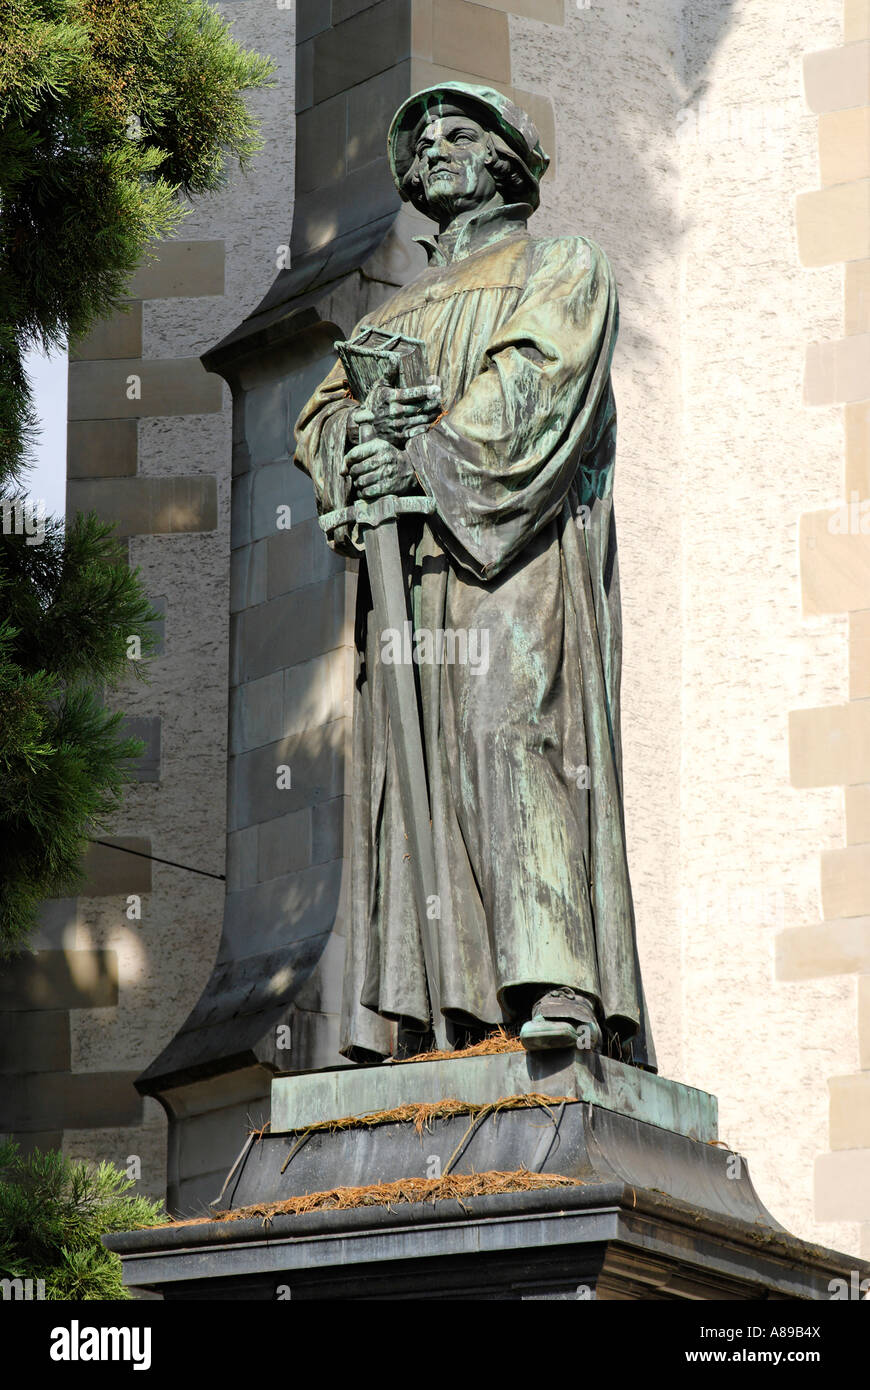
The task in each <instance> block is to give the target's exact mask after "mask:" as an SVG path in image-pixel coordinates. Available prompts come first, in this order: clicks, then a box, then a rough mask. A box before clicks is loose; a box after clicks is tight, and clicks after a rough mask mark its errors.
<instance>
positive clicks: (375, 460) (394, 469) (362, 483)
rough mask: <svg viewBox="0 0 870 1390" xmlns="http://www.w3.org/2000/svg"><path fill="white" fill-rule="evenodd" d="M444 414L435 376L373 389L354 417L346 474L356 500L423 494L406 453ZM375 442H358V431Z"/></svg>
mask: <svg viewBox="0 0 870 1390" xmlns="http://www.w3.org/2000/svg"><path fill="white" fill-rule="evenodd" d="M440 414H441V385H440V382H439V381H438V378H437V377H435V376H432V377H429V379H428V381H427V382H426V383H425V385H423V386H403V387H392V386H383V385H378V386H374V387H372V389H371V391H370V392H369V394H368V396H367V397H366V399H365V401H364V402H363V404H362V405H361V406H358V407H357V409H356V410H354V411H353V412H352V413H351V416H350V420H349V422H348V431H347V433H348V439H349V441H350V443H351V448H350V449H348V451H347V453H346V454H345V456H344V463H343V464H342V472H343V473H344V474H346V476H347V477H349V478H350V480H351V497H352V499H357V498H362V499H363V500H364V501H366V502H373V501H374V500H375V499H376V498H378V497H388V496H391V495H396V494H399V493H406V492H416V491H419V484H418V482H417V476H416V474H415V473H414V470H413V468H412V467H411V464H410V461H409V460H408V458H407V455H406V454H405V445H406V444H407V442H408V440H409V439H412V438H413V437H414V435H415V434H420V433H422V431H423V430H427V429H428V428H429V426H430V425H431V424H432V423H433V421H434V420H437V418H438V416H439V415H440ZM361 425H362V426H365V425H368V426H369V427H370V428H371V429H373V430H374V437H373V438H371V439H365V440H363V442H362V443H359V442H358V441H359V435H360V426H361Z"/></svg>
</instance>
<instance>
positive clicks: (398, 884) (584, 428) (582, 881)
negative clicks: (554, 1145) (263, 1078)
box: [296, 205, 655, 1066]
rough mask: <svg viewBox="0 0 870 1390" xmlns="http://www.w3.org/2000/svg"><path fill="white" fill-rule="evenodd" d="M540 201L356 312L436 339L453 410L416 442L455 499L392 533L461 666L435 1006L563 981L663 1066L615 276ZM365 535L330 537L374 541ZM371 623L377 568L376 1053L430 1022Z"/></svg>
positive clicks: (443, 824)
mask: <svg viewBox="0 0 870 1390" xmlns="http://www.w3.org/2000/svg"><path fill="white" fill-rule="evenodd" d="M527 214H528V208H527V207H525V206H524V205H515V206H514V207H511V208H505V209H499V210H496V212H495V213H493V212H486V213H483V214H479V215H478V216H477V217H476V218H471V219H469V222H468V223H466V224H465V226H464V227H463V229H462V233H461V234H460V236H459V238H457V240H456V242H455V245H453V247H452V249H451V251H450V252H449V253H445V251H444V250H443V249H442V248H441V247H439V245H438V243H437V241H426V239H421V240H424V241H425V244H427V245H428V248H429V252H430V266H429V268H428V270H426V271H425V272H424V273H423V274H422V275H421V276H420V277H419V278H418V279H417V280H416V281H415V282H414V283H413V284H411V285H408V286H406V287H405V288H403V289H401V290H399V292H398V293H397V294H396V295H394V296H393V297H392V299H390V300H389V301H387V302H386V303H385V304H383V305H382V306H380V308H379V309H378V310H377V311H376V312H375V313H373V314H371V315H369V316H368V317H367V318H366V319H365V320H363V321H362V323H360V324H358V325H357V327H356V328H355V329H354V334H356V333H357V332H360V331H362V329H363V328H364V327H367V326H370V325H378V326H382V327H388V328H389V329H390V331H393V332H402V333H405V334H408V335H410V336H413V337H417V338H422V339H423V341H424V342H425V344H426V349H427V360H428V363H429V369H430V371H434V372H437V373H438V375H439V376H440V378H441V384H442V397H443V400H444V404H445V410H446V413H445V414H444V416H443V417H442V418H441V419H440V420H439V421H438V422H437V423H436V424H435V425H434V426H433V427H432V428H431V429H429V430H428V431H426V432H425V433H424V434H422V435H418V436H416V437H415V438H414V439H412V440H410V441H409V443H408V445H407V446H406V447H407V453H408V456H409V458H410V460H411V462H412V463H413V466H414V470H415V472H416V474H417V477H418V480H419V482H420V485H421V488H422V489H424V490H425V491H426V492H427V493H428V494H429V495H430V496H431V497H432V498H434V500H435V503H436V506H437V512H436V514H435V515H434V516H433V517H431V518H428V519H427V520H425V521H423V520H422V519H417V518H409V519H406V520H403V522H402V523H401V525H400V538H401V542H402V544H403V547H404V551H405V559H406V573H407V574H408V575H409V587H410V597H411V602H412V611H413V615H414V626H415V631H418V632H419V631H422V632H424V633H426V632H428V633H431V634H433V635H436V636H437V634H441V639H440V640H443V643H444V659H443V660H441V661H433V660H423V661H421V662H420V664H418V665H417V667H416V670H417V674H418V680H419V691H420V702H421V711H422V719H423V732H424V747H425V753H426V760H427V771H428V776H429V784H430V785H429V791H430V804H431V810H432V822H433V832H434V838H435V853H436V865H437V869H438V890H439V897H440V917H439V918H438V919H437V921H436V923H435V925H436V926H437V929H438V931H439V936H440V941H441V971H442V979H441V997H442V1008H443V1010H444V1012H445V1014H446V1015H447V1016H448V1017H449V1018H452V1019H453V1020H454V1021H455V1022H457V1023H466V1022H476V1023H481V1024H491V1025H494V1024H497V1023H499V1022H502V1021H504V1020H507V1019H510V1018H511V1017H513V1016H515V1014H516V1012H517V1010H519V1009H521V1008H522V1007H523V1005H524V1003H525V1002H526V1001H527V998H528V994H529V991H530V990H531V989H532V988H533V987H537V986H540V985H545V986H546V985H570V986H572V987H573V988H575V989H580V990H583V991H585V992H586V993H588V994H590V995H593V996H594V997H595V998H596V999H597V1000H599V1001H600V1004H601V1007H602V1011H603V1014H604V1016H605V1017H606V1019H607V1021H608V1023H609V1026H610V1027H611V1028H613V1029H614V1030H615V1031H616V1032H617V1033H618V1034H619V1035H620V1037H621V1038H622V1039H623V1040H626V1041H627V1040H628V1039H630V1038H631V1039H633V1041H632V1048H633V1055H634V1059H635V1061H637V1062H638V1063H640V1064H643V1065H646V1066H654V1065H655V1063H654V1057H653V1055H652V1046H651V1040H650V1037H649V1031H648V1024H647V1019H646V1009H645V1004H644V1000H643V990H642V986H641V981H640V971H639V966H638V960H637V951H636V945H635V931H634V915H633V907H632V899H631V888H630V884H629V876H628V866H627V860H626V850H625V832H624V823H623V810H622V789H621V750H620V740H619V684H620V655H621V622H620V604H619V577H618V563H617V549H616V532H615V524H614V518H613V506H612V488H613V465H614V457H615V441H616V410H615V405H614V401H613V394H612V390H611V385H610V363H611V358H612V355H613V349H614V345H615V341H616V334H617V326H618V308H617V297H616V290H615V286H614V283H613V277H612V273H611V270H610V266H609V264H608V262H607V260H606V258H605V257H604V255H603V253H602V252H601V251H600V250H599V248H598V247H596V246H595V245H594V244H593V243H591V242H588V241H586V240H585V239H584V238H581V237H563V238H554V239H533V238H531V237H529V236H528V234H527V233H526V232H525V216H526V215H527ZM354 406H355V402H353V401H352V400H350V399H349V398H348V395H347V384H346V381H345V379H344V375H343V370H342V368H341V366H340V364H336V367H335V368H334V369H333V371H332V372H331V373H330V374H329V376H328V377H327V378H326V380H325V381H324V382H323V384H322V385H321V386H320V388H319V389H318V390H317V391H316V392H315V393H314V395H313V396H312V398H311V400H310V401H309V402H308V404H307V405H306V407H305V409H304V410H303V411H302V414H301V415H300V418H299V421H298V424H297V432H296V439H297V452H296V462H297V463H298V464H299V466H300V467H302V468H303V469H304V470H305V471H306V472H308V473H309V474H310V476H311V478H312V481H313V483H314V487H315V492H316V496H317V504H318V508H319V511H320V512H321V513H323V512H326V511H329V510H332V509H334V508H336V507H341V506H345V505H347V502H348V493H349V483H348V480H347V479H346V478H345V477H344V476H343V475H342V474H341V472H340V469H341V464H342V461H343V457H344V453H345V449H346V447H347V442H346V425H347V417H348V413H349V411H350V410H351V409H353V408H354ZM355 539H356V540H358V539H359V538H358V537H356V538H355V537H353V536H352V535H350V534H348V533H347V531H345V532H344V534H342V535H337V536H336V537H335V539H334V544H335V546H336V548H337V549H339V550H341V551H342V552H343V553H346V554H353V555H356V554H358V548H357V547H356V546H355V545H354V540H355ZM374 629H375V624H374V623H373V622H372V621H371V595H370V591H369V587H368V582H367V576H366V573H365V564H364V562H363V564H362V565H361V567H360V584H359V591H358V604H357V626H356V642H357V652H358V670H357V680H356V695H355V721H354V768H353V784H352V797H353V807H352V825H353V843H352V851H351V860H352V864H351V874H352V878H351V906H350V918H351V921H350V931H349V939H348V943H347V957H346V974H345V988H344V1002H343V1020H342V1051H343V1052H344V1053H345V1054H346V1055H347V1056H350V1057H353V1058H359V1059H362V1058H365V1057H368V1056H371V1055H372V1054H373V1055H375V1056H386V1055H389V1052H390V1048H391V1021H398V1022H400V1023H401V1024H402V1025H403V1026H404V1027H409V1028H423V1027H424V1026H425V1021H426V1018H427V995H426V986H425V971H424V966H423V954H422V946H421V942H420V932H419V926H418V924H417V921H416V912H415V909H414V899H413V892H412V886H411V882H410V873H409V870H408V865H407V862H406V860H405V857H404V856H405V852H406V843H407V842H406V841H405V838H404V831H403V826H402V813H401V802H400V795H399V786H398V781H397V776H396V768H395V760H394V757H393V753H392V747H391V740H390V729H389V717H388V713H387V701H386V692H385V689H384V684H383V667H382V664H381V662H382V657H383V655H384V647H383V643H382V638H381V634H379V633H377V632H376V631H375V630H374ZM463 634H464V640H465V642H466V647H465V648H464V647H463V646H462V641H463ZM466 648H467V649H466ZM463 652H464V654H465V660H464V661H463V660H462V659H461V655H462V654H463ZM457 653H458V654H459V656H460V659H451V656H452V657H454V658H456V657H457ZM421 654H423V653H422V652H421ZM388 659H389V658H388Z"/></svg>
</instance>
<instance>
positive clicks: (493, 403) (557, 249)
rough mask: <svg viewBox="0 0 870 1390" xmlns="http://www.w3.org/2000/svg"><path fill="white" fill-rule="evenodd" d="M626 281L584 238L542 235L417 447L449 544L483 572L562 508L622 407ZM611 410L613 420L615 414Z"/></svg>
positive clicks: (410, 448) (504, 562)
mask: <svg viewBox="0 0 870 1390" xmlns="http://www.w3.org/2000/svg"><path fill="white" fill-rule="evenodd" d="M617 322H618V310H617V300H616V289H615V285H614V280H613V274H612V271H611V269H610V265H609V263H608V261H607V258H606V257H605V255H604V253H603V252H602V251H601V250H600V249H599V248H598V247H597V246H595V245H594V244H593V243H591V242H587V241H586V240H585V239H583V238H580V237H576V238H575V237H572V238H563V239H560V240H557V241H547V242H541V243H538V245H537V246H536V248H535V255H534V259H533V262H532V266H531V272H530V275H529V279H528V282H527V285H526V288H525V290H524V291H523V294H522V296H521V298H520V300H519V302H518V304H517V306H516V308H515V310H514V312H513V313H512V314H511V316H510V317H509V318H508V319H507V320H506V322H505V323H504V324H503V325H502V326H501V327H500V328H499V329H497V330H496V332H495V333H494V334H493V336H492V337H491V339H490V341H489V342H488V343H487V346H486V350H485V355H484V359H483V365H482V367H481V370H480V372H479V374H478V375H477V376H476V377H475V378H474V379H473V380H472V382H471V383H470V385H469V386H468V388H467V390H466V391H465V393H464V394H463V395H462V396H461V397H460V399H459V400H457V401H456V402H455V404H454V405H453V406H452V407H451V409H450V410H449V411H448V412H447V414H446V415H445V416H444V417H443V418H442V419H441V420H439V421H438V423H437V424H436V425H434V426H433V427H432V428H431V429H429V430H427V431H426V433H425V434H421V435H418V436H417V437H416V438H414V439H412V440H410V441H409V443H408V445H407V452H408V455H409V457H410V459H411V461H412V463H413V466H414V469H415V472H416V473H417V476H418V477H419V479H420V480H421V482H422V485H423V487H424V488H425V490H426V491H427V492H428V493H429V495H430V496H431V497H432V498H434V500H435V503H436V505H437V519H436V520H435V521H434V525H435V526H436V528H437V530H438V533H439V536H440V538H441V540H442V542H443V544H444V545H445V547H446V548H447V549H448V550H449V551H450V552H451V554H452V555H453V556H454V558H455V559H456V560H457V562H458V563H460V564H461V565H463V567H465V568H466V569H469V570H471V571H472V573H474V574H475V575H477V576H478V577H479V578H481V579H489V578H492V577H494V576H495V575H497V574H499V573H500V572H501V571H502V570H504V569H505V568H506V567H507V566H508V565H509V564H510V563H511V562H512V561H513V560H514V559H515V558H516V556H517V555H518V554H519V553H520V552H521V551H522V550H523V549H524V547H525V546H526V545H528V543H529V541H530V540H531V539H532V538H533V537H534V536H535V534H536V533H537V532H538V531H539V530H540V529H541V528H542V527H543V526H545V525H546V524H547V523H548V522H549V521H550V520H551V519H552V517H553V516H555V515H556V513H557V512H558V511H559V509H560V508H561V506H562V503H563V501H564V499H565V496H566V494H567V492H568V489H569V487H570V486H571V483H572V481H573V480H574V479H575V477H576V475H577V472H578V469H579V468H580V466H581V463H585V462H586V461H588V462H589V463H592V464H594V458H595V450H596V446H597V444H598V442H599V440H600V439H601V438H602V435H603V434H604V431H605V428H606V425H607V424H608V422H609V417H610V415H611V414H612V412H613V409H614V407H613V397H612V393H611V391H610V362H611V358H612V355H613V348H614V344H615V340H616V333H617ZM605 417H607V418H605Z"/></svg>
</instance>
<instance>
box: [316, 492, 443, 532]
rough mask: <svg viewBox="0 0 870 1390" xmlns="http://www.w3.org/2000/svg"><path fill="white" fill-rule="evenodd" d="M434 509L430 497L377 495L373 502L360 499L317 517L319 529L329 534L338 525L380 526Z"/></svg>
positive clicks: (433, 503)
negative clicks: (401, 517) (402, 517)
mask: <svg viewBox="0 0 870 1390" xmlns="http://www.w3.org/2000/svg"><path fill="white" fill-rule="evenodd" d="M434 511H435V501H434V499H433V498H431V497H420V496H417V495H416V494H412V495H411V496H402V497H396V496H394V495H392V494H390V495H389V496H387V497H378V498H376V499H375V501H374V502H366V501H363V500H362V499H360V501H359V502H356V503H355V504H354V505H353V506H352V507H340V508H339V509H338V510H337V511H334V512H326V514H325V515H324V516H321V517H320V518H319V521H320V526H321V529H322V530H323V531H324V532H325V533H326V535H329V533H330V532H331V531H334V530H335V529H336V527H338V526H349V525H352V524H356V525H357V526H380V525H381V524H382V522H384V521H395V520H396V518H397V517H398V516H408V515H413V514H417V515H419V516H431V514H432V512H434Z"/></svg>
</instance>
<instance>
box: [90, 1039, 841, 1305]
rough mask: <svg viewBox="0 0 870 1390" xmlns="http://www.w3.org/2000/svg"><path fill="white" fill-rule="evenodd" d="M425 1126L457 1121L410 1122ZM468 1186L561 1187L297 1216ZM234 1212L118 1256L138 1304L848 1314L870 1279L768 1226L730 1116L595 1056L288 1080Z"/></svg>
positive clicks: (390, 1068)
mask: <svg viewBox="0 0 870 1390" xmlns="http://www.w3.org/2000/svg"><path fill="white" fill-rule="evenodd" d="M445 1100H450V1101H452V1102H453V1105H452V1106H449V1107H445V1106H444V1105H443V1102H444V1101H445ZM420 1106H429V1107H435V1108H434V1109H430V1110H429V1111H423V1110H419V1109H418V1110H416V1112H414V1113H411V1112H405V1111H404V1110H402V1109H401V1108H402V1107H420ZM439 1107H441V1110H442V1112H444V1113H440V1114H439ZM397 1111H398V1112H399V1113H398V1114H395V1113H394V1112H397ZM448 1111H449V1113H446V1112H448ZM406 1113H407V1114H408V1117H407V1118H405V1114H406ZM373 1115H375V1116H377V1119H376V1120H375V1121H373V1120H372V1118H371V1117H372V1116H373ZM367 1116H368V1117H369V1119H368V1121H366V1119H365V1117H367ZM328 1121H333V1122H338V1121H341V1125H340V1126H339V1127H332V1128H330V1127H327V1126H326V1123H325V1122H328ZM415 1121H416V1123H415ZM448 1172H449V1173H450V1174H458V1175H462V1174H465V1175H470V1174H484V1173H494V1172H497V1173H502V1174H503V1173H513V1174H515V1173H523V1172H527V1173H532V1174H537V1175H541V1177H545V1176H546V1175H553V1179H554V1185H553V1186H552V1187H545V1188H539V1189H537V1190H531V1191H508V1192H501V1193H498V1194H497V1195H481V1196H470V1197H463V1198H462V1200H454V1199H442V1200H435V1201H433V1200H431V1199H427V1200H424V1201H414V1202H406V1201H401V1200H394V1202H393V1205H392V1206H386V1205H383V1203H382V1202H381V1204H376V1205H364V1206H357V1207H350V1208H333V1209H320V1210H315V1211H309V1212H306V1213H304V1214H299V1213H296V1214H288V1213H287V1212H286V1211H285V1212H282V1211H280V1210H278V1209H276V1206H275V1204H277V1203H281V1202H286V1201H287V1200H288V1199H292V1198H294V1197H297V1196H299V1195H301V1194H308V1193H315V1192H317V1193H319V1192H325V1191H329V1190H332V1189H334V1188H338V1187H363V1186H369V1185H372V1184H383V1183H390V1182H397V1181H399V1180H407V1179H416V1180H419V1179H426V1178H429V1179H432V1180H433V1181H435V1180H437V1179H438V1178H439V1177H441V1175H442V1174H447V1173H448ZM559 1178H562V1179H565V1178H568V1179H572V1180H573V1183H574V1185H570V1186H557V1185H555V1184H556V1182H557V1181H558V1179H559ZM215 1211H216V1212H218V1211H223V1212H239V1213H240V1215H239V1216H237V1217H236V1216H234V1217H232V1218H231V1219H226V1217H224V1219H215V1220H205V1221H201V1222H195V1223H188V1224H179V1225H175V1226H172V1227H166V1228H158V1229H156V1230H155V1229H150V1230H146V1231H139V1232H129V1233H125V1234H123V1235H118V1236H108V1237H106V1238H105V1239H106V1244H107V1245H108V1246H109V1247H110V1248H111V1249H114V1250H117V1251H118V1252H119V1253H120V1254H121V1256H122V1259H123V1262H124V1271H125V1280H126V1282H127V1283H128V1284H130V1285H133V1286H141V1287H147V1288H149V1289H152V1290H156V1291H158V1292H161V1293H162V1294H163V1295H164V1297H165V1298H168V1299H185V1298H192V1299H196V1298H208V1299H212V1298H239V1297H242V1298H253V1299H274V1298H288V1297H290V1298H337V1299H355V1298H373V1297H374V1298H408V1297H412V1298H421V1297H422V1298H457V1297H459V1298H500V1299H502V1298H507V1299H514V1298H531V1299H542V1298H543V1299H548V1298H557V1299H566V1298H567V1299H578V1298H579V1299H584V1298H590V1299H722V1298H725V1299H768V1298H781V1299H795V1298H797V1299H827V1298H829V1296H830V1288H829V1286H830V1283H831V1281H832V1280H833V1279H838V1278H845V1279H846V1280H847V1281H848V1279H849V1277H850V1274H851V1272H852V1271H853V1270H854V1267H855V1264H856V1261H855V1260H854V1258H853V1257H848V1256H845V1255H841V1254H838V1253H837V1252H835V1251H830V1250H824V1249H822V1248H820V1247H818V1246H814V1245H810V1244H808V1243H806V1242H804V1241H800V1240H797V1239H795V1238H794V1237H793V1236H790V1235H789V1234H788V1232H787V1231H785V1230H784V1229H783V1228H782V1227H781V1226H780V1225H779V1224H778V1223H777V1222H776V1221H775V1220H774V1218H773V1217H772V1216H771V1215H770V1213H769V1212H767V1211H766V1210H765V1208H764V1207H763V1206H762V1204H761V1202H760V1201H759V1198H758V1196H757V1194H756V1192H755V1190H754V1188H753V1186H752V1182H751V1179H750V1177H749V1171H748V1167H747V1164H746V1161H745V1159H744V1158H742V1156H741V1155H739V1154H734V1153H731V1152H730V1151H729V1150H727V1149H725V1148H723V1147H721V1146H719V1144H718V1142H717V1139H716V1101H715V1098H714V1097H712V1096H709V1095H707V1094H705V1093H704V1092H702V1091H697V1090H693V1089H692V1088H691V1087H687V1086H682V1085H679V1084H677V1083H675V1082H670V1081H667V1080H665V1079H663V1078H661V1077H658V1076H655V1075H652V1074H651V1073H648V1072H644V1071H641V1070H639V1069H637V1068H633V1067H627V1066H624V1065H623V1064H622V1063H620V1062H615V1061H611V1060H609V1059H607V1058H604V1057H599V1056H597V1055H595V1054H591V1053H581V1052H558V1053H556V1052H554V1053H550V1054H540V1053H539V1054H527V1053H524V1052H511V1053H496V1054H492V1055H488V1056H478V1057H468V1058H454V1059H449V1060H444V1061H432V1062H419V1061H418V1062H398V1063H387V1064H384V1065H382V1066H377V1067H347V1068H336V1069H331V1070H328V1071H317V1072H309V1073H303V1074H300V1075H295V1076H282V1077H276V1078H275V1080H274V1081H273V1083H272V1123H271V1132H268V1133H266V1134H264V1135H262V1136H251V1137H250V1138H249V1140H248V1142H247V1143H246V1145H245V1147H244V1149H243V1150H242V1153H241V1154H240V1156H239V1159H238V1161H237V1163H236V1164H235V1165H234V1168H233V1170H232V1171H231V1173H230V1174H229V1176H228V1178H227V1181H226V1183H225V1184H224V1189H223V1192H222V1193H221V1195H220V1198H219V1199H217V1203H216V1205H215ZM242 1213H244V1214H242Z"/></svg>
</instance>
